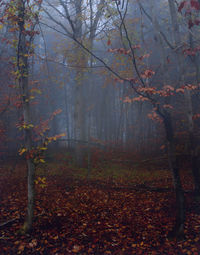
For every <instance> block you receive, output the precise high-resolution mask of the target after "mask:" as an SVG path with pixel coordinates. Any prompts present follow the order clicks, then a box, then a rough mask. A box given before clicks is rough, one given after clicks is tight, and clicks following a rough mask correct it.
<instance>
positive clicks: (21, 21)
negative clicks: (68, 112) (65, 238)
mask: <svg viewBox="0 0 200 255" xmlns="http://www.w3.org/2000/svg"><path fill="white" fill-rule="evenodd" d="M17 4H18V27H19V38H18V48H17V71H18V73H19V78H18V82H19V88H20V90H21V91H20V92H21V97H22V108H23V119H24V125H25V128H24V143H25V148H26V150H27V155H29V153H30V151H31V149H32V146H33V141H32V127H31V126H29V125H30V124H32V119H31V111H30V103H29V101H30V96H29V81H28V75H29V64H28V54H29V48H28V46H27V44H26V35H25V33H24V31H25V3H24V1H22V0H18V2H17ZM26 162H27V168H28V205H27V217H26V220H25V222H24V225H23V227H22V229H21V232H22V233H26V232H30V231H31V229H32V224H33V214H34V198H35V188H34V181H35V165H34V163H33V161H32V159H31V158H30V157H27V160H26Z"/></svg>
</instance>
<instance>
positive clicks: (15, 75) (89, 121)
mask: <svg viewBox="0 0 200 255" xmlns="http://www.w3.org/2000/svg"><path fill="white" fill-rule="evenodd" d="M16 2H17V1H16ZM16 2H13V1H2V5H0V9H1V11H0V41H1V43H0V159H1V163H2V166H3V165H4V164H7V162H14V163H12V164H13V165H12V167H13V168H15V166H16V165H15V164H16V161H18V162H20V161H23V162H25V161H27V164H28V169H29V168H30V167H31V164H33V165H32V168H34V167H36V166H37V165H38V164H39V165H40V164H42V163H43V162H51V160H55V158H56V155H58V154H59V153H61V154H62V155H65V156H66V155H68V156H69V155H70V156H69V158H70V160H69V161H70V162H68V163H70V164H73V165H74V166H76V167H80V168H86V169H88V175H89V174H90V171H91V170H92V169H93V168H94V167H95V166H96V161H98V162H100V163H102V162H105V161H107V162H115V163H116V162H117V164H118V163H119V162H120V163H122V164H127V163H128V165H129V166H133V165H134V164H135V162H143V161H146V160H147V161H148V160H149V161H148V162H152V160H154V163H155V164H159V166H160V167H161V168H162V169H166V168H167V169H170V170H171V171H172V176H173V178H174V182H175V184H174V186H175V188H177V189H176V191H177V193H176V197H178V198H180V197H181V196H182V195H183V194H182V193H181V192H179V191H180V189H181V187H180V185H179V184H178V183H179V181H180V176H179V175H178V174H177V169H178V168H180V167H183V166H185V165H189V168H190V169H192V171H193V177H194V186H195V189H196V190H198V191H199V181H200V175H199V161H198V158H199V152H200V147H199V135H200V119H199V117H200V111H199V109H200V100H199V99H200V93H199V89H200V87H199V82H200V70H199V66H200V58H199V50H200V47H199V40H200V27H199V23H200V22H199V2H198V1H173V0H169V1H166V0H159V1H158V0H148V1H145V0H140V1H136V0H123V1H105V0H93V1H91V0H90V1H81V0H75V1H74V0H72V1H63V0H53V1H52V0H43V1H21V4H22V2H23V4H22V5H21V4H20V3H18V2H20V1H18V2H17V3H16ZM20 8H21V9H20ZM23 8H24V9H23ZM22 10H24V11H22ZM24 13H25V14H24ZM23 15H24V16H23ZM17 18H19V21H17ZM20 19H21V20H20ZM23 22H24V23H23ZM97 153H99V155H100V154H101V156H98V157H97V156H96V155H97ZM30 155H32V156H30ZM31 157H32V158H31ZM30 158H31V160H30ZM160 160H161V161H160ZM168 163H169V164H168ZM30 169H31V168H30ZM30 169H29V171H30ZM32 170H33V169H32ZM29 177H30V176H29ZM176 185H178V186H176ZM180 200H181V199H180ZM179 202H180V203H179V204H178V208H179V209H180V211H182V208H183V204H182V202H181V201H179ZM179 216H180V218H181V217H182V216H181V215H179ZM180 221H181V222H182V221H183V218H181V220H180Z"/></svg>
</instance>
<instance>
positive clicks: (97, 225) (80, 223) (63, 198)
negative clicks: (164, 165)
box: [0, 166, 200, 255]
mask: <svg viewBox="0 0 200 255" xmlns="http://www.w3.org/2000/svg"><path fill="white" fill-rule="evenodd" d="M22 169H23V166H21V167H19V169H18V174H15V175H13V174H10V175H9V173H7V174H5V171H6V169H1V175H0V196H1V204H0V224H1V223H4V222H6V221H8V220H10V219H14V221H12V222H10V223H8V224H6V225H4V226H1V227H0V254H1V255H2V254H85V255H87V254H91V255H92V254H95V255H100V254H113V255H114V254H116V255H120V254H125V255H129V254H152V255H153V254H155V255H156V254H173V255H174V254H188V255H192V254H194V255H198V254H200V215H199V214H198V211H197V210H196V206H198V205H197V204H196V202H194V200H193V198H192V196H191V195H190V193H186V195H185V196H186V201H187V219H186V225H185V240H182V241H177V240H168V239H167V234H168V232H169V231H170V230H171V229H172V226H173V224H174V219H175V197H174V192H173V190H172V179H171V177H170V173H169V172H168V171H167V170H156V171H154V170H151V171H150V172H149V171H146V170H143V171H142V173H141V172H140V174H138V172H137V173H135V174H133V175H132V174H129V175H127V173H128V172H127V171H125V172H126V175H125V176H123V177H122V176H117V178H113V176H112V178H103V177H98V179H92V180H86V179H85V178H81V177H80V176H79V178H78V177H77V176H76V177H75V176H73V175H72V174H70V170H69V169H67V167H66V168H65V167H63V168H62V174H57V175H56V174H54V175H50V174H48V176H47V175H46V176H45V178H46V179H42V178H43V176H42V175H41V173H40V175H39V179H38V177H37V180H38V182H37V185H36V190H37V195H36V209H35V222H34V230H33V232H32V233H31V235H26V236H19V235H18V234H17V231H18V230H19V228H20V227H21V225H22V223H23V220H24V217H25V213H26V201H27V197H26V196H27V195H26V178H25V177H23V175H24V173H23V174H22V172H23V171H22ZM68 170H69V171H68ZM71 170H72V169H71ZM20 171H21V172H20ZM24 171H25V170H24ZM73 171H75V170H74V169H73ZM131 171H134V170H131ZM131 171H130V173H132V172H131ZM140 171H141V170H140ZM16 172H17V169H16ZM2 173H3V174H2ZM64 173H65V174H64ZM182 178H183V184H184V188H185V189H186V190H192V188H193V187H192V184H191V177H190V176H189V175H188V174H187V172H186V173H184V174H183V176H182ZM43 184H44V185H43ZM148 187H150V189H149V188H148ZM158 187H159V188H163V187H164V188H166V191H163V190H159V189H158V191H156V188H158Z"/></svg>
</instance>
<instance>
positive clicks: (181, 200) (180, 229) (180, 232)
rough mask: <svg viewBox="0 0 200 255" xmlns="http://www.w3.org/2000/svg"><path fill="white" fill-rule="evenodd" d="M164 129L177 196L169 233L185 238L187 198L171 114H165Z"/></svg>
mask: <svg viewBox="0 0 200 255" xmlns="http://www.w3.org/2000/svg"><path fill="white" fill-rule="evenodd" d="M164 127H165V132H166V139H167V144H168V161H169V167H170V170H171V172H172V175H173V182H174V189H175V194H176V206H177V208H176V221H175V225H174V228H173V229H172V231H171V232H170V233H169V237H176V238H177V239H183V238H184V223H185V197H184V192H183V189H182V185H181V179H180V174H179V165H178V161H177V157H176V151H175V139H174V131H173V126H172V120H171V115H170V113H169V112H165V113H164Z"/></svg>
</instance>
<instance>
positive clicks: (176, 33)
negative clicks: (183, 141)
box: [168, 0, 200, 195]
mask: <svg viewBox="0 0 200 255" xmlns="http://www.w3.org/2000/svg"><path fill="white" fill-rule="evenodd" d="M168 2H169V10H170V15H171V21H172V28H173V37H174V42H175V47H176V48H177V47H180V44H181V35H180V30H179V24H178V17H177V10H176V7H175V1H174V0H168ZM176 55H177V61H178V68H179V75H180V81H179V84H180V85H184V84H185V70H184V69H185V68H184V56H183V54H182V52H180V51H179V50H177V51H176ZM184 98H185V106H186V116H187V120H188V132H189V153H190V158H191V165H192V173H193V179H194V184H195V193H196V194H198V195H200V173H199V169H198V167H197V166H198V164H197V163H196V161H197V155H196V153H197V149H196V148H195V147H196V144H195V143H194V141H195V137H194V123H193V119H192V117H193V109H192V96H191V92H190V91H189V90H187V89H186V90H185V93H184Z"/></svg>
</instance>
